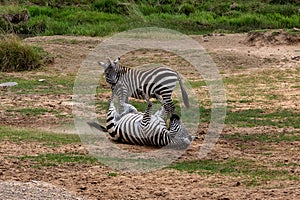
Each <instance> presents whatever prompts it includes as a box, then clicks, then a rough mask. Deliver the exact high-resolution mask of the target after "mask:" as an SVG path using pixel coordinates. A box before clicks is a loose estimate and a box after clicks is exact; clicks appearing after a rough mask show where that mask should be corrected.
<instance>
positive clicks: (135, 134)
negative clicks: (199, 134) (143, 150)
mask: <svg viewBox="0 0 300 200" xmlns="http://www.w3.org/2000/svg"><path fill="white" fill-rule="evenodd" d="M113 96H114V95H112V97H111V99H110V106H109V111H108V114H107V118H106V127H104V126H102V125H99V124H98V123H96V122H88V124H89V125H90V126H91V127H95V128H97V129H99V130H102V131H104V132H108V133H109V135H110V138H111V139H112V140H113V141H116V142H121V143H127V144H135V145H146V146H156V147H163V146H166V147H167V148H172V149H186V148H187V147H188V146H189V145H190V143H191V142H192V140H193V139H194V137H193V136H191V135H189V133H188V131H187V129H186V128H185V127H184V126H183V124H182V123H181V121H180V118H179V116H178V115H176V114H172V115H171V117H170V125H169V128H167V125H166V123H165V121H164V119H163V115H165V112H164V107H163V106H162V107H161V108H160V109H159V110H158V111H157V112H156V113H155V114H154V115H151V109H152V102H151V101H150V100H149V98H148V97H146V101H147V102H148V106H147V109H146V111H145V113H141V112H138V111H137V109H136V108H135V107H134V106H132V105H130V104H127V103H125V104H124V107H125V111H124V112H123V113H121V114H119V113H118V112H117V110H116V108H115V106H114V101H113Z"/></svg>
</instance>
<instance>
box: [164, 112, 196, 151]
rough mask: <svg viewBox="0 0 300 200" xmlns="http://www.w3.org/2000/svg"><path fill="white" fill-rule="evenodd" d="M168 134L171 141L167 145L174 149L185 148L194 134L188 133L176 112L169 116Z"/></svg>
mask: <svg viewBox="0 0 300 200" xmlns="http://www.w3.org/2000/svg"><path fill="white" fill-rule="evenodd" d="M170 135H171V137H172V142H171V144H169V145H168V147H169V148H175V149H186V148H187V147H188V146H189V145H190V144H191V142H192V141H193V140H194V139H195V137H194V136H191V135H190V134H189V132H188V130H187V129H186V128H185V127H184V125H183V124H182V122H181V120H180V118H179V116H178V115H176V114H173V115H172V116H171V117H170Z"/></svg>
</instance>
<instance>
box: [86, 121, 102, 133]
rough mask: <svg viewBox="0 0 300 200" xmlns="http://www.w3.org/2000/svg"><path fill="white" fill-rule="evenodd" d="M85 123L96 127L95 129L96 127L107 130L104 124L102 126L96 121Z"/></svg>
mask: <svg viewBox="0 0 300 200" xmlns="http://www.w3.org/2000/svg"><path fill="white" fill-rule="evenodd" d="M87 124H88V125H89V126H90V127H94V128H96V129H98V130H100V131H104V132H107V129H106V128H105V127H104V126H102V125H100V124H98V123H96V122H87Z"/></svg>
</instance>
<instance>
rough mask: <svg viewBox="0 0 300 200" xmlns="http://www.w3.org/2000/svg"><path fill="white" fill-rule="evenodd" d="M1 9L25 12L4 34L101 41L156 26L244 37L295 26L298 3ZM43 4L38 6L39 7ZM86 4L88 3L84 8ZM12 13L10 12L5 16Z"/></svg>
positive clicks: (60, 4) (124, 1) (102, 1)
mask: <svg viewBox="0 0 300 200" xmlns="http://www.w3.org/2000/svg"><path fill="white" fill-rule="evenodd" d="M31 2H32V3H33V4H28V3H26V4H25V3H19V4H17V3H15V4H13V5H10V6H9V7H10V9H7V7H8V6H7V5H6V6H0V10H12V11H14V12H15V13H22V11H23V10H26V11H28V12H29V13H30V16H31V17H30V20H29V21H24V22H22V23H20V24H8V23H5V21H4V19H3V18H0V19H1V20H2V23H0V28H1V29H2V30H4V31H5V32H8V31H13V32H14V33H19V34H42V35H62V34H73V35H89V36H105V35H111V34H113V33H116V32H121V31H125V30H130V29H133V28H140V27H149V26H157V27H162V28H169V29H174V30H177V31H181V32H182V33H185V34H202V33H208V32H213V31H218V32H246V31H249V30H253V29H278V28H286V29H289V28H290V29H291V28H293V27H299V26H300V22H299V16H298V15H299V13H298V8H299V3H297V2H296V1H295V2H289V3H286V4H284V5H281V4H278V3H275V4H271V3H269V2H266V1H264V2H261V1H258V0H254V1H243V0H238V1H235V5H234V6H233V3H232V1H229V0H226V1H222V2H220V1H216V0H210V1H205V2H204V1H185V2H182V1H173V0H172V1H129V0H121V1H117V0H113V1H108V0H96V1H78V2H75V1H56V0H55V1H50V2H49V1H33V0H32V1H31ZM41 2H43V3H41ZM88 2H89V3H88ZM10 12H11V11H10Z"/></svg>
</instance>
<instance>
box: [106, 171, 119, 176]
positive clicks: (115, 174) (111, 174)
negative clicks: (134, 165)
mask: <svg viewBox="0 0 300 200" xmlns="http://www.w3.org/2000/svg"><path fill="white" fill-rule="evenodd" d="M117 175H118V174H117V173H115V172H110V173H108V174H107V176H109V177H116V176H117Z"/></svg>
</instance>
